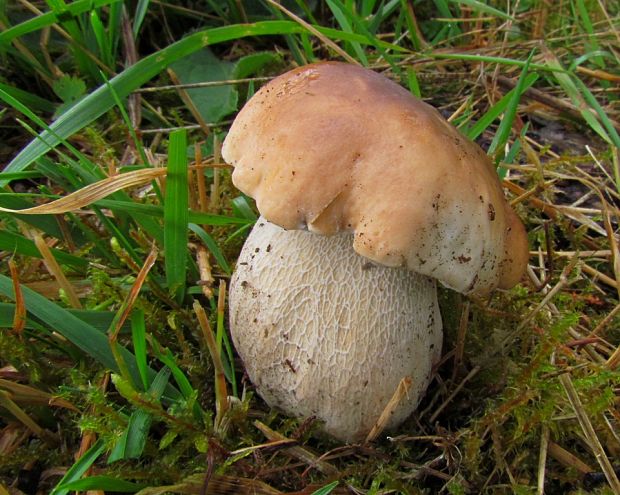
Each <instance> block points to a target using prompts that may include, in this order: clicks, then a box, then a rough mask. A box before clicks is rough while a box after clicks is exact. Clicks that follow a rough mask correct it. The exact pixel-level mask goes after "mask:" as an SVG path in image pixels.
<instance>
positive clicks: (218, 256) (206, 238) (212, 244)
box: [189, 223, 232, 275]
mask: <svg viewBox="0 0 620 495" xmlns="http://www.w3.org/2000/svg"><path fill="white" fill-rule="evenodd" d="M189 228H190V230H191V231H192V232H194V233H195V234H196V235H197V236H198V237H200V240H201V241H202V242H204V243H205V245H206V246H207V249H209V251H211V254H212V255H213V257H214V258H215V261H217V264H218V265H220V268H221V269H222V270H224V272H226V274H227V275H230V274H231V273H232V270H231V269H230V265H229V264H228V262H227V261H226V258H225V257H224V253H222V250H221V249H220V247H219V246H218V244H217V242H216V241H215V239H213V237H211V236H210V235H209V234H208V233H207V232H205V231H204V229H202V228H201V227H200V226H198V225H196V224H195V223H190V224H189Z"/></svg>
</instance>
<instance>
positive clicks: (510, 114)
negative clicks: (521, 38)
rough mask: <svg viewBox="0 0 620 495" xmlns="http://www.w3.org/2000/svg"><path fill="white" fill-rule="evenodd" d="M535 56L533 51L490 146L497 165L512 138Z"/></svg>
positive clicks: (490, 151) (490, 153) (490, 152)
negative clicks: (529, 70) (513, 127)
mask: <svg viewBox="0 0 620 495" xmlns="http://www.w3.org/2000/svg"><path fill="white" fill-rule="evenodd" d="M533 56H534V50H532V51H531V53H530V56H529V57H528V58H527V61H526V64H525V67H523V71H522V72H521V76H520V77H519V81H518V82H517V85H516V86H515V88H514V93H513V94H512V97H511V98H510V100H509V101H508V104H507V105H506V111H505V112H504V117H503V118H502V121H501V123H500V124H499V127H498V129H497V132H496V133H495V136H493V141H492V142H491V146H489V151H488V153H489V155H491V156H493V155H495V164H496V165H497V163H499V161H500V160H501V159H502V157H503V149H504V145H505V144H506V142H507V141H508V138H509V137H510V133H511V131H512V124H513V122H514V120H515V117H516V116H517V107H518V105H519V101H520V100H521V94H522V93H523V91H525V89H524V85H525V81H526V77H527V73H528V69H529V66H530V62H531V61H532V57H533ZM498 150H500V151H499V153H497V151H498Z"/></svg>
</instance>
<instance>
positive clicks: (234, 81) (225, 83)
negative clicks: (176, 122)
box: [134, 77, 273, 93]
mask: <svg viewBox="0 0 620 495" xmlns="http://www.w3.org/2000/svg"><path fill="white" fill-rule="evenodd" d="M272 79H273V77H248V78H245V79H227V80H225V81H205V82H198V83H186V84H168V85H165V86H152V87H146V88H137V89H135V90H134V92H135V93H156V92H159V91H178V90H179V89H196V88H212V87H218V86H228V85H233V84H243V83H250V82H264V81H271V80H272Z"/></svg>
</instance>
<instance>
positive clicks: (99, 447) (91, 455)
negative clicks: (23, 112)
mask: <svg viewBox="0 0 620 495" xmlns="http://www.w3.org/2000/svg"><path fill="white" fill-rule="evenodd" d="M104 449H105V443H103V440H97V441H96V442H95V443H94V444H93V445H92V447H91V448H90V449H88V451H86V453H85V454H84V455H83V456H82V457H80V458H79V459H78V461H77V462H76V463H75V464H73V466H71V467H70V468H69V470H68V471H67V472H66V474H65V475H64V476H63V477H62V479H61V480H60V481H59V482H58V485H56V488H54V489H53V490H52V491H51V493H50V495H66V494H67V493H69V491H70V489H69V488H64V487H63V486H62V485H64V484H65V483H71V482H72V481H77V480H79V479H80V478H81V477H82V475H83V474H84V473H85V472H86V471H88V469H89V468H90V467H91V466H92V465H93V463H94V462H95V461H96V460H97V459H98V458H99V456H100V455H101V454H102V453H103V451H104Z"/></svg>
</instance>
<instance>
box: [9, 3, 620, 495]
mask: <svg viewBox="0 0 620 495" xmlns="http://www.w3.org/2000/svg"><path fill="white" fill-rule="evenodd" d="M29 5H30V4H29V3H28V2H21V1H20V2H6V1H4V2H2V1H0V28H1V30H0V67H1V68H0V100H1V101H2V105H3V106H2V108H0V163H2V164H3V169H2V170H0V187H2V191H0V256H1V257H2V260H3V261H5V260H6V261H8V260H9V259H11V260H12V261H13V263H14V265H15V266H16V267H17V273H16V274H15V273H14V274H13V275H12V274H11V272H10V271H9V269H8V263H3V264H2V267H3V269H2V271H1V272H0V296H1V298H0V374H2V376H0V378H2V380H0V494H3V493H5V492H7V491H8V490H9V488H8V487H9V486H13V487H17V486H22V484H23V482H24V478H25V474H24V470H23V468H24V467H26V466H29V461H30V460H32V459H34V458H37V459H39V463H40V465H41V467H42V469H43V470H47V471H46V472H48V473H53V474H50V475H49V476H48V477H47V478H46V479H38V478H37V479H36V480H35V481H36V482H37V483H38V484H39V491H40V492H43V493H53V494H55V495H59V494H65V493H70V492H73V491H78V490H82V491H85V490H104V491H105V490H107V491H110V492H122V493H142V495H148V494H153V493H163V492H164V491H166V492H170V493H222V492H224V491H225V490H228V491H229V492H230V493H269V494H280V493H308V494H327V493H365V494H387V493H404V494H407V493H440V492H441V493H452V494H457V493H484V494H491V493H528V494H529V493H532V494H536V493H542V490H543V489H544V491H545V493H574V494H578V493H579V494H585V493H593V494H594V493H596V494H607V493H613V489H614V488H612V487H616V486H617V485H616V483H617V478H614V476H615V475H614V473H613V470H614V469H617V468H618V466H620V459H619V456H620V444H619V443H618V430H619V426H618V421H619V419H618V418H620V409H619V408H618V404H619V403H618V396H617V390H618V387H619V386H620V378H619V375H618V365H619V364H620V351H618V349H619V346H620V332H618V322H619V320H618V316H616V312H617V311H616V309H615V308H617V307H618V304H619V299H618V290H617V287H616V286H615V283H616V280H618V277H620V268H619V265H618V261H617V258H618V256H619V253H618V249H617V236H618V224H619V222H620V220H619V219H618V215H619V212H618V205H619V204H620V196H619V193H618V180H619V179H618V177H619V173H618V152H619V151H618V150H619V149H620V136H619V132H620V124H619V123H620V107H619V106H618V101H619V100H618V91H617V86H618V81H619V80H620V60H619V58H618V53H619V48H618V43H619V41H618V40H619V39H620V8H619V7H617V6H615V5H613V2H598V1H596V0H569V1H566V2H559V3H557V5H556V3H553V2H551V3H550V2H546V1H543V0H521V1H520V2H515V1H512V0H508V1H499V0H487V1H477V0H467V1H465V0H434V1H429V2H422V1H417V0H415V1H413V2H410V1H405V0H381V1H379V0H358V1H354V0H325V1H323V0H321V1H318V2H303V1H300V0H295V1H293V2H283V3H282V5H283V6H284V7H285V10H281V9H278V8H277V6H274V5H273V4H272V3H269V2H263V1H257V2H253V1H252V2H239V1H236V0H225V1H211V0H209V1H207V2H203V3H201V8H200V9H197V7H196V3H195V2H194V3H192V2H168V3H166V2H153V1H148V0H146V1H145V0H139V1H137V2H124V1H122V0H92V1H91V0H88V1H86V0H77V1H74V2H70V1H69V0H49V1H47V2H38V3H35V4H34V6H35V8H37V9H40V10H39V11H37V12H33V10H32V8H30V7H29ZM287 10H288V12H287ZM291 14H292V15H291ZM296 16H297V17H296ZM297 18H301V19H302V22H298V21H297V20H296V19H297ZM317 33H318V34H319V35H320V37H319V36H318V35H317ZM536 33H538V34H536ZM540 36H544V39H541V38H540ZM130 39H131V42H130ZM132 46H134V47H135V50H136V52H135V55H136V56H137V59H136V61H135V63H133V64H132V63H129V62H127V59H130V58H131V57H130V55H134V53H133V50H134V48H132ZM207 49H208V50H209V51H207ZM128 55H129V56H128ZM343 57H346V58H347V59H353V60H355V61H357V62H358V63H359V64H361V65H363V66H366V67H369V68H372V69H374V70H377V71H379V72H382V73H384V74H385V75H387V76H389V77H391V78H392V79H394V80H396V81H397V82H399V83H400V84H401V85H403V86H404V87H406V88H407V89H408V90H409V91H411V93H413V94H414V95H416V96H418V97H421V98H423V99H424V100H426V101H428V102H429V103H431V104H433V105H434V106H436V107H438V108H440V110H441V111H442V112H443V113H444V115H445V116H450V115H452V123H453V124H454V125H456V126H457V127H458V128H459V129H460V130H461V132H462V133H463V134H465V135H466V136H467V137H469V138H470V139H472V140H475V141H477V142H479V143H480V144H481V145H482V146H483V148H484V149H485V150H487V151H488V153H489V155H490V156H491V157H492V159H493V160H494V162H495V165H496V166H497V167H498V168H497V170H498V174H499V175H500V178H502V179H503V180H504V181H505V185H506V189H505V191H506V195H507V197H508V199H509V200H511V201H512V202H513V203H514V208H515V210H516V211H517V213H518V214H519V216H520V217H521V218H522V219H523V220H524V223H525V224H526V226H527V229H528V237H529V242H530V249H531V250H532V251H533V252H534V253H536V254H535V255H533V256H532V258H531V260H530V261H531V270H530V272H529V273H528V275H527V276H526V277H524V279H523V280H522V283H521V284H520V285H519V286H517V287H516V288H514V289H512V290H511V291H498V292H496V293H494V294H492V296H491V297H490V298H489V299H488V300H484V301H482V300H478V299H475V298H473V299H469V300H466V299H465V298H464V297H462V296H459V295H456V294H455V293H452V292H450V291H448V290H445V291H443V292H442V298H441V305H442V311H443V320H444V326H445V342H444V349H443V353H444V361H443V362H442V364H441V366H440V367H439V368H438V370H437V375H436V379H435V380H434V382H433V384H432V385H431V387H430V388H429V390H428V392H427V395H426V398H425V399H424V401H423V403H422V404H421V406H420V408H419V410H418V412H417V413H416V414H415V417H414V418H412V419H410V420H408V421H407V422H406V423H405V424H404V425H403V426H402V427H400V428H399V429H398V430H397V431H395V432H391V433H390V435H391V440H387V439H385V438H383V439H382V440H380V441H377V442H375V443H372V444H369V445H365V446H353V447H343V446H342V445H340V444H338V443H337V442H336V441H334V440H333V439H330V438H326V437H325V436H323V435H321V434H320V432H319V429H318V427H316V425H313V424H308V423H304V422H303V421H302V420H300V419H295V418H287V417H285V416H283V415H281V414H278V413H277V412H276V411H270V410H269V409H268V408H267V406H266V405H265V404H264V403H263V402H262V400H261V399H260V397H258V396H257V395H256V394H255V393H254V388H253V386H252V384H250V383H249V382H248V381H247V379H246V377H245V376H244V370H243V366H242V363H241V362H240V361H239V359H238V358H237V356H236V354H235V351H234V347H233V345H232V339H231V338H230V336H229V334H228V324H227V309H228V308H227V288H228V286H229V281H230V277H231V274H232V273H233V271H234V267H235V262H236V258H237V256H238V253H239V250H240V248H241V245H242V243H243V240H244V238H245V236H246V235H247V233H248V232H249V230H250V229H251V227H252V225H253V224H254V222H255V221H256V219H257V218H258V212H257V210H256V207H255V205H254V203H253V200H252V199H251V198H248V197H247V196H245V195H242V194H240V193H239V191H237V190H236V189H235V188H234V186H233V185H232V182H231V171H230V169H229V168H228V167H226V166H223V164H222V163H220V161H221V160H220V159H219V157H220V153H219V149H217V144H214V143H218V142H219V143H221V141H222V139H223V137H224V136H225V133H226V131H227V129H228V127H229V125H230V121H231V120H232V119H233V118H234V116H235V113H236V111H238V110H239V109H240V108H241V106H242V105H243V104H244V103H245V101H247V99H248V98H249V97H250V96H251V95H252V94H253V93H254V92H255V91H256V90H258V88H259V87H260V86H261V85H262V84H264V81H265V78H266V77H267V78H268V77H274V76H276V75H278V74H281V73H282V72H284V71H286V70H288V69H290V68H292V67H293V66H295V65H301V64H305V63H310V62H314V61H319V60H327V59H330V60H342V59H343ZM168 68H172V69H173V70H174V71H175V74H176V75H177V76H178V78H179V79H180V80H181V82H183V83H185V82H191V83H195V82H203V81H205V82H209V86H203V87H200V86H199V87H192V88H177V92H174V91H170V89H166V90H164V89H163V88H162V90H161V91H159V90H155V91H149V92H138V90H140V88H142V87H143V86H145V85H147V84H148V85H149V86H151V87H155V88H159V87H163V86H169V85H170V84H173V81H172V80H171V79H170V77H171V76H170V74H169V73H168V72H167V69H168ZM231 80H234V81H231ZM238 80H241V82H238ZM198 117H200V119H202V121H203V122H201V123H202V124H204V123H206V124H208V126H204V125H203V126H202V127H201V128H199V129H196V128H194V127H192V125H193V124H195V123H196V119H197V118H198ZM162 128H163V129H162ZM216 137H217V139H216ZM586 145H587V148H586ZM196 149H200V152H197V151H196ZM197 160H198V161H201V163H195V162H196V161H197ZM164 168H165V175H164V172H162V171H160V169H164ZM42 205H45V206H42ZM29 209H33V210H32V211H27V210H29ZM605 232H607V235H603V233H605ZM35 233H36V234H37V235H40V236H42V237H43V239H44V241H45V242H46V243H47V244H48V245H49V247H50V248H51V249H50V251H51V255H50V256H52V257H53V258H54V259H55V260H56V262H57V263H58V264H59V265H60V266H61V269H62V271H63V274H64V277H66V278H67V279H68V280H69V282H70V283H71V284H72V288H73V291H75V292H76V293H77V294H78V297H79V302H80V305H81V306H82V309H77V308H75V307H73V305H72V298H71V297H69V296H68V295H67V294H66V293H65V292H64V289H63V290H61V289H60V287H61V283H60V282H59V281H57V280H56V279H55V278H54V276H53V275H51V274H50V273H48V271H47V269H46V267H45V265H44V263H43V261H44V257H45V255H42V254H41V251H40V250H39V249H38V248H37V245H36V244H35V242H34V241H33V238H34V234H35ZM199 248H201V249H202V248H204V250H206V253H207V256H206V257H205V256H202V255H199V250H200V249H199ZM16 289H19V290H16ZM198 303H199V304H200V305H201V306H202V307H203V308H205V311H206V318H207V320H208V325H207V327H210V328H207V330H208V331H211V328H212V329H213V339H210V337H211V336H210V335H207V336H205V335H206V334H205V333H204V331H206V330H205V328H204V327H201V325H199V322H198V320H197V317H196V314H195V312H194V307H195V304H198ZM22 312H25V314H26V321H25V324H24V325H23V326H19V325H18V326H17V327H15V328H13V325H14V324H15V321H16V320H15V315H18V316H19V315H20V314H22ZM202 324H203V325H205V322H204V321H202ZM207 338H208V339H209V342H208V343H207V342H205V339H207ZM211 340H212V341H213V342H211ZM212 352H213V353H215V354H213V355H212V354H211V353H212ZM213 358H214V359H215V361H216V364H214V363H213V362H212V359H213ZM214 369H215V370H216V372H215V373H214ZM214 376H215V377H216V378H215V379H214ZM218 377H219V378H218ZM220 379H221V380H220ZM218 380H220V381H218ZM11 384H13V385H12V386H9V385H11ZM18 385H24V386H27V387H28V388H27V389H19V388H16V386H18ZM26 390H27V393H26ZM226 393H227V394H228V395H229V397H228V398H226V397H223V396H222V395H225V394H226ZM49 394H52V396H54V397H57V400H58V402H57V403H55V402H54V401H52V402H50V401H49ZM67 404H71V407H68V406H67ZM216 408H217V409H216ZM436 411H439V413H437V414H435V412H436ZM283 439H284V442H285V443H283V444H278V442H282V441H283ZM286 439H289V440H290V441H288V443H286V442H287V440H286ZM291 441H292V442H294V444H293V443H291ZM59 445H61V446H62V448H57V447H58V446H59ZM1 449H4V450H1ZM78 452H82V453H83V454H82V455H81V456H77V455H76V454H77V453H78ZM584 466H585V467H584ZM543 468H544V469H543ZM588 470H591V471H592V473H590V474H586V472H585V471H588ZM57 473H64V474H57ZM9 493H10V492H9ZM17 493H18V492H17Z"/></svg>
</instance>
